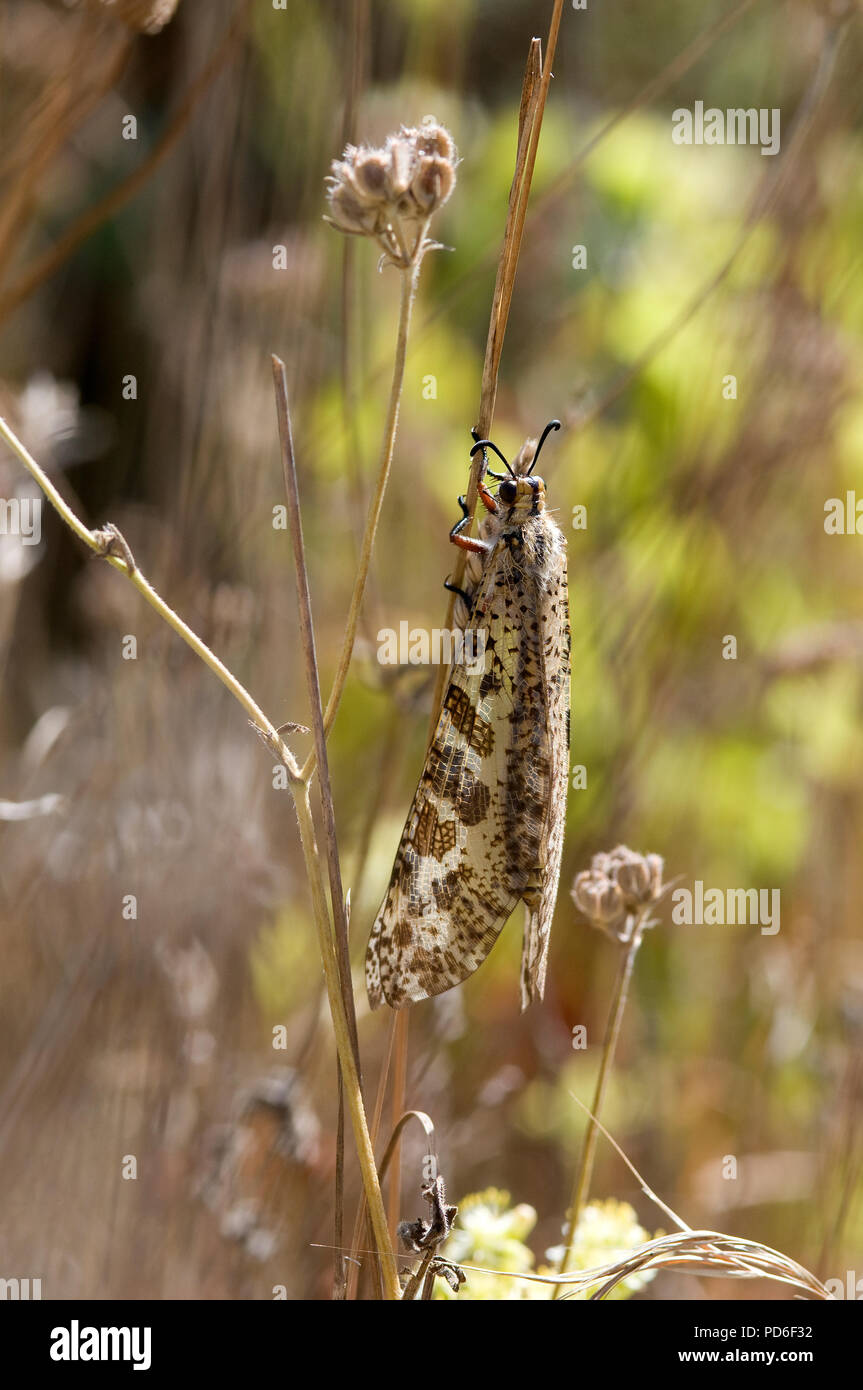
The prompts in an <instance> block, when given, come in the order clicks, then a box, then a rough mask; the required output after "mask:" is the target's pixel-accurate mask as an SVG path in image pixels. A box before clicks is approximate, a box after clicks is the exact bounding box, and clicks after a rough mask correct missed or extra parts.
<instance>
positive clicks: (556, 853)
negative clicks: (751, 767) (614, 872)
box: [521, 553, 572, 1009]
mask: <svg viewBox="0 0 863 1390" xmlns="http://www.w3.org/2000/svg"><path fill="white" fill-rule="evenodd" d="M538 589H539V592H537V595H536V611H537V613H538V614H539V619H540V629H541V632H542V635H543V641H542V645H541V651H540V658H541V670H540V684H541V687H542V689H543V691H544V692H545V696H546V728H547V747H548V749H549V751H550V755H551V769H550V783H551V796H550V804H549V814H548V817H547V819H546V824H545V828H544V833H543V836H542V842H541V845H540V852H539V857H538V862H537V875H536V879H535V880H534V881H533V882H532V883H531V885H529V889H528V892H527V893H526V894H525V907H526V919H525V925H524V949H523V951H522V960H521V1007H522V1009H526V1008H527V1006H528V1004H530V1003H532V1002H533V1000H534V999H537V998H538V999H541V998H542V996H543V992H544V990H545V971H546V965H547V963H548V946H549V940H550V936H551V919H552V917H553V916H554V907H555V903H556V901H557V885H558V881H559V879H560V861H561V855H562V853H563V835H564V830H565V828H566V798H567V793H568V791H569V713H570V664H571V655H570V652H571V646H572V638H571V634H570V627H569V594H568V591H567V571H566V555H565V553H564V554H563V556H562V560H559V561H558V564H557V565H556V566H555V567H554V568H553V569H552V570H551V571H550V572H549V573H548V575H547V576H546V580H545V582H544V583H543V582H542V581H538Z"/></svg>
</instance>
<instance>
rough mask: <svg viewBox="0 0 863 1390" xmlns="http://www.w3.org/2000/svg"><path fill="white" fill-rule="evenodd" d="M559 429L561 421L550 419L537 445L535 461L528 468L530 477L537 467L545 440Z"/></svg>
mask: <svg viewBox="0 0 863 1390" xmlns="http://www.w3.org/2000/svg"><path fill="white" fill-rule="evenodd" d="M559 429H560V421H559V420H549V422H548V424H547V425H546V427H545V429H544V430H543V432H542V434H541V435H540V439H539V443H538V444H537V446H536V453H535V454H534V456H533V463H532V464H531V465H530V468H529V469H528V470H527V476H528V477H530V474H531V473H532V472H533V470H534V469H535V468H536V461H537V459H538V458H539V451H540V449H541V448H542V446H543V444H544V443H545V441H546V440H547V439H548V436H549V435H550V434H551V432H552V430H559Z"/></svg>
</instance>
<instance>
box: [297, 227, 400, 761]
mask: <svg viewBox="0 0 863 1390" xmlns="http://www.w3.org/2000/svg"><path fill="white" fill-rule="evenodd" d="M421 263H422V250H421V249H420V250H418V251H417V254H416V257H415V259H414V262H413V264H412V265H410V266H408V267H407V269H405V270H403V271H402V272H401V304H400V309H399V326H398V335H397V338H396V354H395V361H394V363H393V377H392V385H391V388H390V399H389V406H388V408H387V419H386V424H385V426H384V434H383V441H382V443H381V455H380V464H379V466H378V477H377V482H376V484H375V491H374V495H373V497H372V500H371V503H370V505H369V513H368V518H367V520H366V529H365V533H364V535H363V543H362V549H361V551H360V562H359V568H358V570H357V577H356V580H355V581H354V591H353V593H352V595H351V606H350V611H349V613H348V622H347V627H346V629H345V636H344V641H343V643H342V651H341V656H340V657H339V664H338V668H337V670H336V675H335V679H334V681H333V688H332V690H331V691H330V698H329V700H328V701H327V708H326V711H325V713H324V729H325V731H326V733H327V734H329V732H330V729H331V728H332V726H333V721H334V720H335V717H336V714H337V712H338V708H339V704H340V702H341V698H342V694H343V692H344V688H345V682H346V681H347V678H348V670H349V669H350V664H351V657H352V656H353V651H354V641H355V639H356V635H357V625H358V623H359V617H360V609H361V607H362V602H363V595H364V594H365V590H366V581H367V580H368V577H369V569H370V566H371V560H372V551H373V550H374V545H375V538H376V536H377V532H378V522H379V521H380V516H381V510H382V508H383V504H384V495H385V493H386V490H387V483H388V482H389V476H390V467H391V465H392V461H393V451H394V449H395V442H396V431H397V429H398V423H399V407H400V405H401V398H402V387H403V385H404V378H405V361H406V359H407V346H408V332H409V330H410V322H411V312H412V310H413V304H414V299H415V297H416V288H417V280H418V278H419V270H420V265H421ZM315 763H316V755H315V753H314V751H312V752H311V753H310V754H309V756H308V758H307V759H306V762H305V765H304V767H303V773H302V775H303V779H304V780H308V779H309V778H310V777H311V775H312V773H313V772H314V769H315Z"/></svg>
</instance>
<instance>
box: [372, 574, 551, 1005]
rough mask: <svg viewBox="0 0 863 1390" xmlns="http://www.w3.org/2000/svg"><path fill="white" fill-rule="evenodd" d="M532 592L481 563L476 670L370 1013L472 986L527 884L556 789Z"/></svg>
mask: <svg viewBox="0 0 863 1390" xmlns="http://www.w3.org/2000/svg"><path fill="white" fill-rule="evenodd" d="M498 552H500V553H498ZM530 582H531V581H529V580H527V579H526V577H525V575H524V573H523V572H522V570H521V569H520V568H519V566H518V565H517V564H516V563H514V562H513V560H512V557H511V554H510V553H509V551H508V550H507V548H506V547H505V546H500V547H496V550H495V552H493V553H492V554H491V555H490V556H489V557H488V559H487V560H486V564H485V566H484V569H483V573H482V579H481V581H480V584H479V587H478V591H477V598H476V602H475V604H474V608H473V612H472V614H471V618H470V627H471V628H472V629H473V630H474V632H476V633H477V634H479V632H480V631H482V632H483V633H484V635H485V670H484V671H483V672H480V673H476V674H473V673H471V671H470V670H469V669H468V668H467V667H465V666H464V665H459V666H454V667H453V670H452V672H451V674H450V679H449V683H448V686H447V689H446V693H445V696H444V701H443V706H442V709H441V714H440V718H439V720H438V725H437V729H436V731H435V735H434V739H433V740H432V743H431V746H430V748H429V752H428V757H427V759H426V764H425V767H424V768H423V772H422V775H421V777H420V782H419V786H418V788H417V792H416V795H415V797H414V801H413V805H412V806H411V809H410V813H409V815H408V819H407V823H406V824H405V828H404V831H403V833H402V838H401V842H400V844H399V848H398V852H397V854H396V860H395V866H394V868H393V874H392V878H391V880H390V885H389V888H388V891H387V895H386V898H385V899H384V902H383V905H382V907H381V910H380V912H379V913H378V916H377V919H376V920H375V923H374V926H373V927H372V931H371V936H370V939H369V946H368V952H367V955H366V986H367V990H368V996H369V1003H370V1005H371V1007H372V1008H377V1007H378V1005H379V1004H380V1003H381V1002H382V1000H383V999H386V1001H387V1003H388V1004H390V1005H391V1007H393V1008H401V1007H403V1006H404V1005H405V1004H408V1003H412V1002H414V1001H416V1000H419V999H425V998H428V997H429V996H431V995H435V994H441V993H443V992H444V990H447V989H450V988H451V987H452V986H453V985H455V984H458V983H460V982H461V981H462V980H464V979H466V978H467V977H468V976H469V975H471V974H472V973H473V971H474V970H476V969H477V967H478V966H479V965H480V964H481V963H482V962H483V960H484V959H485V957H486V956H487V955H488V953H489V951H490V950H491V947H492V946H493V945H494V942H495V941H496V940H497V937H498V935H499V933H500V931H501V928H502V927H503V925H504V923H505V922H506V920H507V918H508V917H509V916H510V915H511V913H512V911H513V909H514V908H515V906H516V904H517V903H518V901H519V899H520V898H521V897H522V896H523V894H524V892H525V889H526V888H527V887H528V884H529V883H530V881H531V877H532V875H535V871H536V865H537V862H538V856H539V853H540V847H541V844H542V840H543V835H544V833H545V823H546V819H547V814H548V807H549V805H550V800H551V796H552V790H553V786H552V765H551V760H550V757H549V754H548V750H547V749H544V748H543V746H542V745H543V742H544V731H545V728H546V725H547V711H546V707H545V699H544V696H543V693H542V690H541V686H540V682H538V681H537V680H536V673H537V672H538V670H539V669H540V665H541V662H542V659H543V657H542V641H541V635H540V625H539V624H534V623H533V622H532V621H527V622H526V621H525V614H526V612H527V609H528V602H529V598H530V595H529V594H528V592H527V587H526V586H527V585H528V584H529V583H530ZM525 754H527V756H525Z"/></svg>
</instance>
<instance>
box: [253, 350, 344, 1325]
mask: <svg viewBox="0 0 863 1390" xmlns="http://www.w3.org/2000/svg"><path fill="white" fill-rule="evenodd" d="M272 366H273V383H274V386H275V392H276V413H277V416H278V421H279V439H280V442H281V449H282V467H283V471H284V476H285V492H286V494H287V498H288V516H289V521H290V528H291V544H292V549H293V553H294V565H295V569H296V579H297V597H298V600H299V618H300V637H301V640H302V645H303V658H304V664H305V668H306V684H307V686H308V693H309V704H310V706H311V715H312V727H313V731H314V740H315V751H316V753H317V758H318V785H319V787H320V796H321V808H322V811H323V818H324V836H325V843H326V854H327V869H328V872H329V880H330V904H331V910H332V916H333V923H334V928H335V938H336V951H337V955H338V962H339V978H340V984H341V992H342V1002H343V1005H344V1010H345V1017H346V1018H347V1022H348V1031H349V1033H350V1039H351V1048H352V1051H353V1054H354V1062H355V1064H356V1068H357V1076H358V1078H359V1084H360V1086H362V1070H361V1067H360V1049H359V1039H358V1036H357V1016H356V1007H355V1004H354V994H353V987H352V983H351V959H350V949H349V944H348V918H347V911H346V908H345V899H344V892H343V888H342V874H341V866H340V863H339V851H338V842H337V839H336V819H335V809H334V807H333V794H332V786H331V783H330V769H329V761H328V759H327V740H326V735H325V733H324V716H323V709H322V706H321V684H320V679H319V677H318V662H317V655H316V652H315V630H314V624H313V622H312V601H311V593H310V590H309V575H308V569H307V567H306V555H305V543H304V540H303V523H302V515H301V512H300V493H299V486H298V483H297V465H296V457H295V455H294V442H293V432H292V430H291V413H290V407H289V404H288V382H287V374H286V372H285V364H284V362H282V360H281V358H279V357H275V356H274V357H273V359H272ZM337 1066H338V1078H337V1091H338V1102H339V1117H338V1134H337V1143H336V1174H335V1188H336V1190H335V1202H334V1236H333V1245H334V1256H333V1259H334V1267H333V1268H334V1277H333V1297H334V1298H336V1299H342V1298H343V1297H344V1292H345V1277H344V1260H343V1257H342V1250H341V1247H342V1243H343V1228H344V1081H343V1077H342V1070H341V1061H339V1062H338V1063H337Z"/></svg>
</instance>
